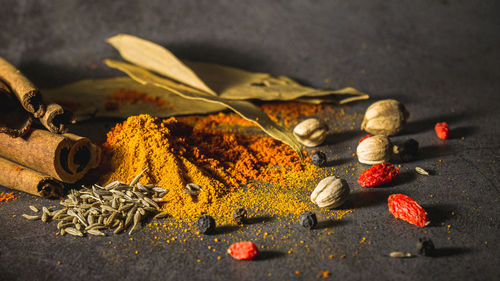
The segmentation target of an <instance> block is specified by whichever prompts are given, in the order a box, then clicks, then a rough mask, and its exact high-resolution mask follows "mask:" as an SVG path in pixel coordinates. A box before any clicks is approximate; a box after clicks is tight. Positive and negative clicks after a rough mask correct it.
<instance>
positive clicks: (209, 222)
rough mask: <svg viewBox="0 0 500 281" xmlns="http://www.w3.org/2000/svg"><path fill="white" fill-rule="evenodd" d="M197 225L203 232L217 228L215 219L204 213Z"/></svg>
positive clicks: (211, 231)
mask: <svg viewBox="0 0 500 281" xmlns="http://www.w3.org/2000/svg"><path fill="white" fill-rule="evenodd" d="M196 226H197V227H198V230H199V231H200V232H201V233H203V234H210V233H213V232H214V230H215V220H214V218H212V217H211V216H208V215H203V216H201V217H199V218H198V222H197V223H196Z"/></svg>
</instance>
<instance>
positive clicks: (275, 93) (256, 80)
mask: <svg viewBox="0 0 500 281" xmlns="http://www.w3.org/2000/svg"><path fill="white" fill-rule="evenodd" d="M185 63H186V65H187V66H189V67H190V68H191V69H192V70H193V71H194V72H195V73H196V74H197V75H198V76H199V77H200V78H201V79H202V80H203V81H204V82H205V84H207V85H208V86H209V87H210V88H211V89H213V90H214V91H215V92H216V93H218V95H219V96H220V97H222V98H227V99H235V100H248V99H258V100H264V101H270V100H295V99H298V98H303V97H308V98H313V97H315V98H320V97H325V96H328V97H329V98H335V97H337V98H338V99H337V100H332V101H334V102H337V103H340V104H343V103H348V102H352V101H356V100H364V99H368V98H369V95H368V94H365V93H363V92H360V91H358V90H356V89H354V88H351V87H347V88H343V89H339V90H331V89H325V90H322V89H314V88H311V87H306V86H303V85H301V84H299V83H298V82H296V81H295V80H293V79H291V78H288V77H286V76H279V77H273V76H271V75H270V74H267V73H258V72H249V71H246V70H242V69H238V68H234V67H228V66H222V65H217V64H211V63H203V62H187V61H186V62H185Z"/></svg>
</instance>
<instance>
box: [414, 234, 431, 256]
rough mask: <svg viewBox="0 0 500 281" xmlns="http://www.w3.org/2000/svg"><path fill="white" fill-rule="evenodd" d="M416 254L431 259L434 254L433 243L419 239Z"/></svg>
mask: <svg viewBox="0 0 500 281" xmlns="http://www.w3.org/2000/svg"><path fill="white" fill-rule="evenodd" d="M417 252H418V254H419V255H424V256H428V257H432V256H434V254H435V247H434V243H433V242H432V240H431V239H429V238H427V237H423V238H419V239H418V242H417Z"/></svg>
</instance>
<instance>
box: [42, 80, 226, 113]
mask: <svg viewBox="0 0 500 281" xmlns="http://www.w3.org/2000/svg"><path fill="white" fill-rule="evenodd" d="M180 88H182V87H180ZM185 88H187V87H185ZM120 90H127V91H136V92H139V93H145V94H147V95H148V97H152V98H161V99H163V100H164V101H165V102H166V105H165V106H164V107H161V106H157V105H155V104H153V103H149V102H141V101H138V102H136V103H133V104H130V103H119V104H118V107H117V108H115V109H112V110H110V108H108V107H107V104H108V102H109V101H110V97H111V96H112V95H113V94H114V93H116V92H117V91H120ZM42 93H43V96H44V99H45V100H47V101H49V102H53V103H58V104H61V105H62V106H63V107H65V108H67V109H68V110H70V111H72V112H73V116H74V118H75V119H76V121H82V120H87V119H91V118H93V117H107V118H127V117H129V116H132V115H138V114H141V113H148V114H151V115H153V116H157V117H170V116H178V115H189V114H206V113H213V112H219V111H222V110H225V109H226V107H225V106H223V105H220V104H215V103H207V102H205V101H197V100H188V99H185V98H183V97H180V96H178V95H177V94H174V93H171V92H169V91H168V90H165V89H162V88H159V87H156V86H153V85H143V84H141V83H137V82H136V81H135V80H133V79H132V78H130V77H127V76H124V77H116V78H107V79H88V80H82V81H78V82H74V83H71V84H67V85H64V86H61V87H57V88H52V89H45V90H42Z"/></svg>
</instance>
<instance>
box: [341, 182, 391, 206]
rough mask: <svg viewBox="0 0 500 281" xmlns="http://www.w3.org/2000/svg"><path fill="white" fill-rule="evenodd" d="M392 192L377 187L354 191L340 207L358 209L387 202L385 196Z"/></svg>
mask: <svg viewBox="0 0 500 281" xmlns="http://www.w3.org/2000/svg"><path fill="white" fill-rule="evenodd" d="M392 193H394V192H393V191H390V190H382V189H378V187H374V188H369V189H368V188H367V189H364V190H358V191H354V192H352V193H351V195H350V198H349V200H348V201H347V202H346V203H345V204H344V206H342V207H343V208H348V209H349V208H356V209H358V208H366V207H370V206H377V205H381V204H387V197H389V195H390V194H392Z"/></svg>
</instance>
